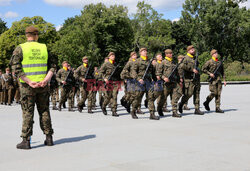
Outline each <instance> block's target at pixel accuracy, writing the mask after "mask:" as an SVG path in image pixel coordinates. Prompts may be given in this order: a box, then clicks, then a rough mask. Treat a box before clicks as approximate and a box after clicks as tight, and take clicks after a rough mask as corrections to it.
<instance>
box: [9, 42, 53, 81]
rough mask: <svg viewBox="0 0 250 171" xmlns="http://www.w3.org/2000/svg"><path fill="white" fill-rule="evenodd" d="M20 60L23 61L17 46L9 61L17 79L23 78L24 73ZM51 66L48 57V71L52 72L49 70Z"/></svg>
mask: <svg viewBox="0 0 250 171" xmlns="http://www.w3.org/2000/svg"><path fill="white" fill-rule="evenodd" d="M22 60H23V52H22V48H21V46H17V47H16V49H15V50H14V52H13V54H12V57H11V59H10V65H11V69H12V71H14V73H15V74H16V75H17V77H18V78H19V77H21V76H24V75H25V73H24V72H23V67H22ZM51 65H52V59H51V58H50V57H49V58H48V65H47V66H48V70H50V71H52V72H54V70H55V69H54V68H50V67H51Z"/></svg>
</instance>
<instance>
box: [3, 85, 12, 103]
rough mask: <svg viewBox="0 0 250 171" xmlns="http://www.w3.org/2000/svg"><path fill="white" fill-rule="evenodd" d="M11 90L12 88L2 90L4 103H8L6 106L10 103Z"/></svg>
mask: <svg viewBox="0 0 250 171" xmlns="http://www.w3.org/2000/svg"><path fill="white" fill-rule="evenodd" d="M12 90H13V89H12V88H9V89H5V90H3V96H4V98H3V99H4V101H3V102H4V103H8V104H11V103H12V92H13V91H12Z"/></svg>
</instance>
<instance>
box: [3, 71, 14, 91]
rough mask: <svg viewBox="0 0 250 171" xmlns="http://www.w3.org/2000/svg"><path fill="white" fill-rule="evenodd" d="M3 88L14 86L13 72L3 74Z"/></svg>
mask: <svg viewBox="0 0 250 171" xmlns="http://www.w3.org/2000/svg"><path fill="white" fill-rule="evenodd" d="M2 88H3V89H12V88H14V83H13V78H12V75H11V74H2Z"/></svg>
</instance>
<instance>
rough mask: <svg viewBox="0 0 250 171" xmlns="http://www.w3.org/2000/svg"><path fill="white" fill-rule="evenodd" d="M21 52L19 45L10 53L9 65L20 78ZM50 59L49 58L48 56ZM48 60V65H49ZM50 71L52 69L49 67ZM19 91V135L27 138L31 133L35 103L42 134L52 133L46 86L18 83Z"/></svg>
mask: <svg viewBox="0 0 250 171" xmlns="http://www.w3.org/2000/svg"><path fill="white" fill-rule="evenodd" d="M22 60H23V53H22V48H21V46H18V47H17V48H16V49H15V50H14V52H13V55H12V58H11V60H10V65H11V66H12V70H13V71H14V72H15V74H17V76H18V77H19V78H20V77H21V76H23V75H25V73H24V72H23V70H22V63H21V62H22ZM49 60H50V58H49ZM49 63H50V61H48V66H50V64H49ZM50 71H52V72H53V71H54V70H53V69H50ZM20 93H21V99H20V101H21V107H22V111H23V124H22V134H21V137H23V138H28V137H30V136H31V135H32V133H33V132H32V130H33V123H34V121H33V118H34V107H35V104H36V105H37V111H38V113H39V120H40V127H41V129H42V131H43V133H44V134H46V135H52V134H53V129H52V124H51V118H50V111H49V92H48V86H46V87H44V88H32V87H30V86H29V85H28V84H26V83H20Z"/></svg>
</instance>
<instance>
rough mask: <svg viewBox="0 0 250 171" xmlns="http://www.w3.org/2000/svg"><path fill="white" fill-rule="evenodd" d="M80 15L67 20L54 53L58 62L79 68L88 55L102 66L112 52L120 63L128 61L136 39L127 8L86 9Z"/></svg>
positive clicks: (99, 6) (100, 6)
mask: <svg viewBox="0 0 250 171" xmlns="http://www.w3.org/2000/svg"><path fill="white" fill-rule="evenodd" d="M81 13H82V14H81V15H80V16H75V17H74V18H69V19H67V20H66V21H65V23H64V25H63V27H62V29H61V30H60V35H61V38H60V40H59V41H57V42H56V44H55V46H54V49H53V52H55V53H56V54H57V55H58V57H59V61H60V62H62V61H63V60H68V61H69V62H70V63H71V64H72V65H73V66H74V67H77V66H79V65H80V64H81V63H82V60H81V59H82V57H83V56H85V55H86V56H88V57H89V58H90V62H92V63H94V64H95V65H100V64H101V63H103V60H104V58H105V57H106V56H107V55H108V53H109V52H110V51H113V52H115V53H116V60H117V61H119V62H125V61H127V59H128V57H129V53H130V51H131V50H132V42H133V38H134V36H133V31H132V27H131V23H130V20H129V18H128V10H127V8H126V7H124V6H117V5H114V6H110V7H109V8H108V7H106V6H105V5H104V4H102V3H98V4H96V5H94V4H90V5H86V6H85V7H84V8H83V10H82V11H81Z"/></svg>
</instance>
